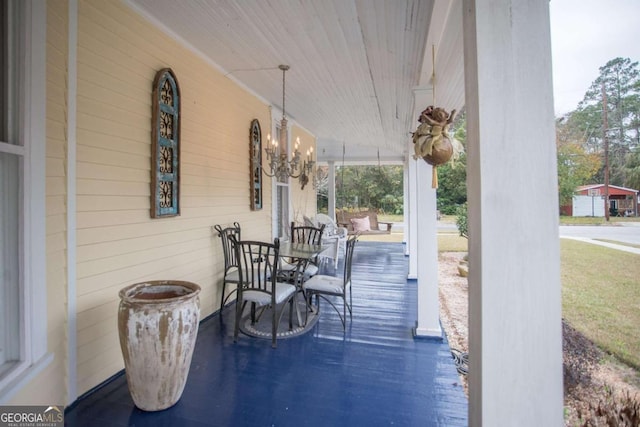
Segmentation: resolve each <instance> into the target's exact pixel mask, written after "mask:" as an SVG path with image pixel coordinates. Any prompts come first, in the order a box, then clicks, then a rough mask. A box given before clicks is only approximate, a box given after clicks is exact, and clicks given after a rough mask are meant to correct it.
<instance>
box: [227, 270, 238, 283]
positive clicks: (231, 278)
mask: <svg viewBox="0 0 640 427" xmlns="http://www.w3.org/2000/svg"><path fill="white" fill-rule="evenodd" d="M224 279H225V280H226V281H227V282H231V283H238V282H239V281H240V274H239V273H238V267H231V268H230V269H229V271H228V272H227V275H226V276H224Z"/></svg>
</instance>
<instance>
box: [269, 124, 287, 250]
mask: <svg viewBox="0 0 640 427" xmlns="http://www.w3.org/2000/svg"><path fill="white" fill-rule="evenodd" d="M275 130H276V131H275V135H276V141H281V140H282V128H281V127H280V126H278V125H276V129H275ZM287 134H288V132H287V133H285V135H287ZM280 149H281V150H284V152H285V153H286V152H288V150H289V141H284V142H283V143H282V144H281V146H280ZM273 182H274V183H275V186H274V188H275V197H274V198H275V203H274V206H273V209H274V210H275V212H274V216H273V218H274V220H275V222H274V231H275V237H280V238H285V237H288V236H289V227H290V222H289V218H290V215H289V179H288V178H287V179H286V180H280V179H277V178H276V179H274V181H273Z"/></svg>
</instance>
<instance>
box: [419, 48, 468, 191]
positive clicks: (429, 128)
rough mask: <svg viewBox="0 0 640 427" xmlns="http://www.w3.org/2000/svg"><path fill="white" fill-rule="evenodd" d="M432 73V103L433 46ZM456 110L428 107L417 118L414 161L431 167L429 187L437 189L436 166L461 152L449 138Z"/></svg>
mask: <svg viewBox="0 0 640 427" xmlns="http://www.w3.org/2000/svg"><path fill="white" fill-rule="evenodd" d="M432 57H433V58H432V60H433V72H432V75H431V83H432V85H433V103H434V105H435V100H436V73H435V46H434V47H433V48H432ZM455 115H456V110H453V111H451V114H449V113H447V111H446V110H445V109H444V108H440V107H434V106H433V105H430V106H428V107H427V108H426V109H425V110H424V111H423V112H422V113H420V117H419V118H418V122H420V125H419V126H418V129H416V131H415V132H414V133H413V149H414V152H415V154H414V156H413V157H414V159H420V158H422V159H423V160H424V161H425V162H427V163H428V164H430V165H431V166H433V173H432V177H431V187H432V188H438V172H437V169H436V168H437V166H439V165H442V164H444V163H446V162H448V161H449V160H450V159H451V158H452V157H453V158H456V157H457V156H458V155H459V154H460V152H461V151H462V144H460V142H458V141H456V140H455V139H454V138H452V137H451V136H449V125H450V124H451V123H453V119H454V118H455Z"/></svg>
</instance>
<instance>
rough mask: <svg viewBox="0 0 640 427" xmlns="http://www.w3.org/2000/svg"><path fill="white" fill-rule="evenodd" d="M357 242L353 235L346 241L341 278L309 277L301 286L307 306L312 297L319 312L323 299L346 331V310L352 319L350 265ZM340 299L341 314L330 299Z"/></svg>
mask: <svg viewBox="0 0 640 427" xmlns="http://www.w3.org/2000/svg"><path fill="white" fill-rule="evenodd" d="M357 241H358V235H353V236H351V237H349V240H347V248H346V251H345V256H344V273H343V275H342V277H335V276H326V275H323V274H318V275H316V276H313V277H311V278H310V279H309V280H307V281H305V282H304V283H303V284H302V289H303V291H304V294H305V297H306V298H307V301H308V305H309V307H311V303H312V300H313V297H314V296H315V297H316V303H317V310H318V312H320V299H324V300H325V301H327V302H328V303H329V304H331V306H332V307H333V308H334V309H335V310H336V312H337V313H338V316H339V317H340V320H341V321H342V329H343V330H345V329H346V321H347V310H349V318H353V315H352V305H353V296H352V289H351V264H352V261H353V250H354V248H355V246H356V242H357ZM347 294H348V295H349V301H348V302H347ZM335 297H337V298H341V299H342V314H341V313H340V309H339V308H338V307H337V306H336V304H335V302H334V301H333V300H332V298H335Z"/></svg>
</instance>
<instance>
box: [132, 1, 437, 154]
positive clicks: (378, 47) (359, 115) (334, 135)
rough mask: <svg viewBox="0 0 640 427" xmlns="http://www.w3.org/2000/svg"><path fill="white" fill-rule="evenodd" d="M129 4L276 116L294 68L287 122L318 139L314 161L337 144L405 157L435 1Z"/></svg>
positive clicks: (427, 62) (358, 151) (332, 151)
mask: <svg viewBox="0 0 640 427" xmlns="http://www.w3.org/2000/svg"><path fill="white" fill-rule="evenodd" d="M128 1H129V4H131V5H132V6H133V7H134V8H135V9H137V10H139V11H141V12H142V13H143V14H145V15H146V16H149V17H150V18H151V19H152V20H155V21H157V22H159V23H160V24H161V25H162V26H164V27H165V28H166V29H168V30H169V31H170V32H171V33H173V34H174V36H176V37H177V38H179V39H182V40H183V41H184V42H185V43H187V44H188V45H190V46H192V47H193V48H194V49H195V50H197V51H199V52H200V53H201V54H202V55H204V56H205V57H207V58H208V59H209V60H210V61H212V62H213V63H214V64H216V65H217V66H218V67H219V68H220V69H221V71H222V72H223V73H225V74H227V75H228V76H229V77H230V78H232V79H234V80H236V81H238V82H240V83H241V84H243V85H244V86H245V87H246V88H248V89H249V90H250V91H252V92H253V93H255V94H256V95H258V96H260V97H261V98H263V99H264V100H266V101H267V102H268V103H270V104H271V105H274V106H275V107H277V108H281V107H282V72H281V71H280V70H278V68H277V67H278V65H279V64H288V65H290V66H291V69H290V70H289V71H288V72H287V76H286V101H285V102H286V113H287V117H288V118H290V119H292V120H295V121H296V122H297V123H298V124H299V125H301V126H302V127H304V128H305V129H307V130H308V131H309V132H311V133H312V134H314V135H315V136H316V137H317V140H318V141H317V142H318V160H319V161H322V160H330V159H341V158H342V146H343V143H344V145H345V147H346V149H345V157H346V158H347V159H350V160H360V161H363V160H364V161H366V160H375V161H377V159H378V157H380V159H381V160H382V161H385V160H386V161H393V160H401V159H402V158H403V155H404V154H405V153H406V151H407V148H408V141H409V138H410V134H409V133H410V132H411V131H413V130H415V126H416V123H415V114H414V95H413V90H414V88H415V87H416V86H418V85H419V84H420V83H421V79H422V80H424V74H425V73H423V69H424V68H425V67H427V66H428V67H429V71H430V67H431V65H430V64H431V63H430V56H431V49H430V48H429V49H427V43H428V37H429V29H430V27H431V25H430V23H431V21H432V17H433V14H434V0H394V1H384V0H322V1H315V0H297V1H291V0H269V1H263V0H246V1H231V0H200V1H188V2H184V1H175V0H128ZM426 50H428V51H429V54H427V55H425V51H426ZM425 56H426V57H428V58H425ZM221 102H224V100H221ZM274 117H275V118H278V117H279V113H276V112H275V111H274ZM378 153H379V154H378Z"/></svg>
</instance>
